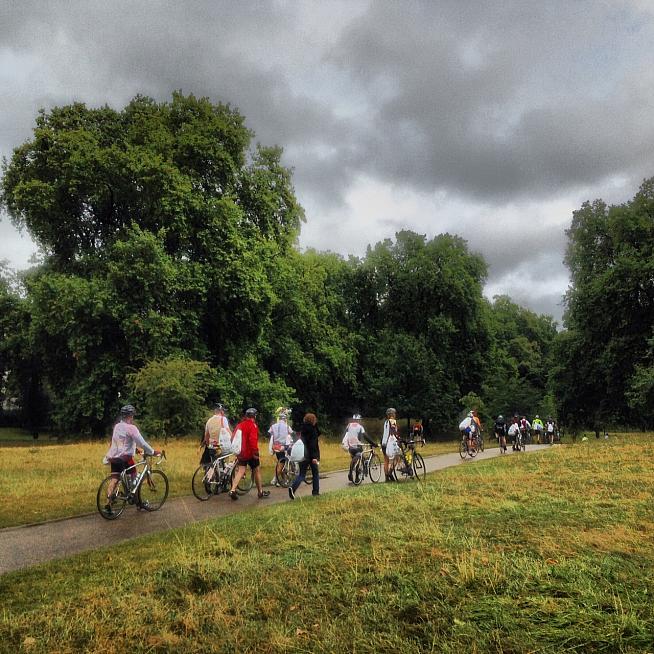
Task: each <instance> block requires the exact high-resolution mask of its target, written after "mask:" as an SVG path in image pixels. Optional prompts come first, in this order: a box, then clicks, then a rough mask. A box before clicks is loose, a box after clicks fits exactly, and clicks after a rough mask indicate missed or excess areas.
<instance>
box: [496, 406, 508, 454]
mask: <svg viewBox="0 0 654 654" xmlns="http://www.w3.org/2000/svg"><path fill="white" fill-rule="evenodd" d="M493 431H494V432H495V437H496V438H497V442H498V443H499V445H500V452H506V434H507V427H506V422H505V421H504V416H503V415H499V416H497V420H496V421H495V425H494V427H493Z"/></svg>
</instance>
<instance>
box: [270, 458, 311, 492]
mask: <svg viewBox="0 0 654 654" xmlns="http://www.w3.org/2000/svg"><path fill="white" fill-rule="evenodd" d="M299 474H300V463H299V462H298V461H291V458H290V456H289V454H288V452H287V454H286V456H285V457H284V458H283V459H282V460H281V461H277V465H276V466H275V476H276V477H277V483H278V484H279V485H280V486H281V487H282V488H288V487H289V486H292V485H293V482H294V481H295V478H296V477H297V476H298V475H299ZM312 482H313V473H312V471H311V466H309V467H308V468H307V471H306V476H305V477H304V483H305V484H311V483H312Z"/></svg>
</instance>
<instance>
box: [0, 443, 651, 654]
mask: <svg viewBox="0 0 654 654" xmlns="http://www.w3.org/2000/svg"><path fill="white" fill-rule="evenodd" d="M653 455H654V439H652V437H620V438H612V439H611V440H609V441H606V442H605V441H600V442H596V441H594V440H593V441H589V442H587V443H578V444H576V445H572V446H566V447H560V448H558V447H557V448H553V449H551V450H547V451H545V452H542V453H533V454H527V455H518V456H509V457H502V458H498V459H493V460H490V461H484V462H477V463H475V464H473V465H465V466H459V467H456V468H452V469H449V470H445V471H441V472H438V473H435V474H433V475H430V476H429V477H428V481H427V483H426V484H425V485H424V486H416V485H410V484H380V485H376V486H373V485H368V486H364V487H361V488H359V489H357V490H352V489H349V490H343V491H340V492H336V493H330V494H328V495H324V496H322V497H320V498H318V499H314V498H310V497H307V498H306V499H302V500H298V501H296V502H294V503H290V502H289V503H286V504H284V505H276V506H269V507H267V508H265V509H263V508H262V509H260V510H256V511H248V512H244V513H243V514H237V515H234V516H231V517H229V518H224V519H216V520H213V521H209V522H206V523H199V524H196V525H194V526H190V527H187V528H185V529H181V530H176V531H172V532H168V533H166V534H163V535H157V536H150V537H146V538H143V539H139V540H137V541H132V542H130V543H129V544H128V545H125V544H123V545H121V546H118V547H113V548H109V549H102V550H98V551H96V552H93V553H89V554H85V555H80V556H76V557H74V558H72V559H69V560H65V561H59V562H54V563H50V564H46V565H44V566H40V567H38V568H34V569H30V570H27V571H24V572H18V573H11V574H8V575H5V576H3V577H0V597H2V598H3V610H2V613H1V614H0V651H6V652H17V651H31V652H80V651H85V652H126V651H131V652H261V653H267V652H294V653H308V652H325V653H327V652H357V653H359V654H362V653H368V652H369V653H373V652H399V653H402V654H409V653H413V652H444V653H454V652H457V653H459V652H460V653H466V654H467V653H470V652H472V653H475V652H496V653H500V652H501V653H504V654H509V653H512V654H513V653H518V652H521V653H522V652H524V653H527V652H534V653H535V652H539V653H541V652H543V653H544V652H551V653H559V652H607V653H614V652H624V653H636V652H638V653H641V654H642V653H644V652H654V602H653V601H652V600H653V596H654V551H653V548H652V544H653V543H654V514H653V511H652V484H653V480H654V477H653V475H652V456H653Z"/></svg>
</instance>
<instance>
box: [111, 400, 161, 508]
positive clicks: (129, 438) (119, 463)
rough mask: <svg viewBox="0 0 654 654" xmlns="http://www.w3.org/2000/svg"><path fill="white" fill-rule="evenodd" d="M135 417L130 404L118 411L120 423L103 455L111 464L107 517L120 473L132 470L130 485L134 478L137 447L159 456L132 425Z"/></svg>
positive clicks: (115, 428)
mask: <svg viewBox="0 0 654 654" xmlns="http://www.w3.org/2000/svg"><path fill="white" fill-rule="evenodd" d="M135 415H136V409H135V408H134V407H133V406H132V405H131V404H126V405H125V406H124V407H122V408H121V409H120V421H119V422H117V423H116V425H115V426H114V430H113V434H112V436H111V447H110V448H109V451H108V452H107V454H106V455H105V459H106V460H107V461H108V462H109V463H110V464H111V481H110V482H109V485H108V486H107V504H106V505H105V506H104V510H105V512H106V513H107V514H109V515H110V514H111V513H112V508H111V498H112V497H113V495H114V490H115V489H116V485H117V484H118V482H119V480H120V475H121V473H122V472H123V471H124V470H127V468H132V470H131V472H130V477H131V483H133V482H134V479H135V478H136V468H135V467H133V466H135V465H136V463H135V461H134V454H136V448H137V446H138V447H140V448H141V449H142V450H143V452H144V453H145V454H147V455H149V456H158V455H159V454H160V452H159V451H157V450H155V449H154V448H152V447H151V446H150V445H149V444H148V443H147V442H146V440H145V439H144V438H143V436H141V432H140V431H139V430H138V427H137V426H136V425H135V424H134V416H135ZM137 506H138V508H145V507H144V506H143V504H142V503H140V502H139V504H138V505H137Z"/></svg>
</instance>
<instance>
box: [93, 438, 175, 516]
mask: <svg viewBox="0 0 654 654" xmlns="http://www.w3.org/2000/svg"><path fill="white" fill-rule="evenodd" d="M157 458H158V461H157V462H156V465H161V463H162V461H165V460H166V452H165V451H163V450H162V451H161V453H160V454H159V455H158V457H157ZM151 459H152V456H150V455H147V454H144V455H143V459H142V460H141V461H137V462H136V463H135V464H134V465H132V466H130V467H129V468H126V469H125V470H123V471H122V472H121V473H120V477H119V478H118V481H117V482H116V479H115V477H113V476H111V475H109V476H108V477H107V478H105V479H103V480H102V483H101V484H100V487H99V488H98V494H97V496H96V505H97V507H98V511H99V513H100V515H101V516H102V517H103V518H104V519H105V520H115V519H116V518H118V517H119V516H120V515H121V513H122V512H123V511H124V510H125V507H126V506H127V505H128V504H136V506H137V508H139V509H144V510H145V511H158V510H159V509H160V508H161V507H162V506H163V504H164V502H165V501H166V498H167V497H168V486H169V484H168V477H166V475H165V474H164V473H163V472H162V471H161V470H153V469H152V461H151ZM141 466H142V470H141V472H140V473H138V474H137V475H136V477H135V478H134V479H132V475H131V472H132V471H136V470H137V469H138V468H139V467H141ZM112 482H114V488H113V491H112V493H111V495H109V487H110V484H111V483H112Z"/></svg>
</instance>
